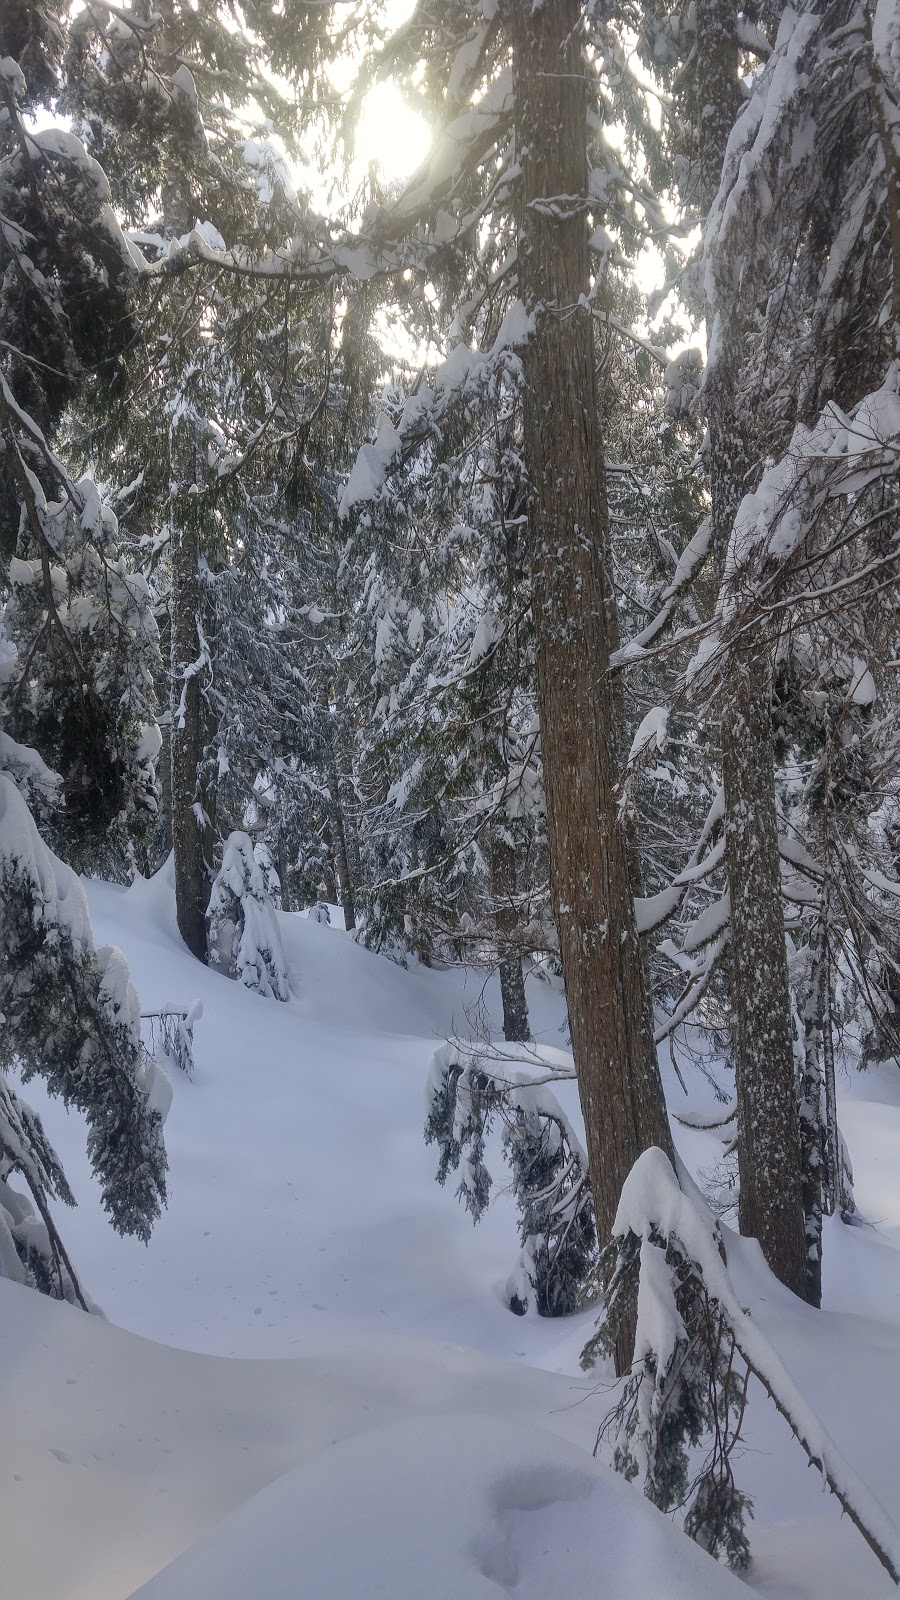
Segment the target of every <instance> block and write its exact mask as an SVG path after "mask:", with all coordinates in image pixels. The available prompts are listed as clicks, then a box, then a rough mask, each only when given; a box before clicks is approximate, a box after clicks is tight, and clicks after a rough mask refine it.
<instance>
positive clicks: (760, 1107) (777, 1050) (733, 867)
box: [695, 0, 807, 1298]
mask: <svg viewBox="0 0 900 1600" xmlns="http://www.w3.org/2000/svg"><path fill="white" fill-rule="evenodd" d="M697 28H698V36H699V37H701V38H702V39H703V40H704V48H703V49H702V50H701V51H699V52H698V56H697V68H696V83H695V91H696V105H697V108H698V121H699V126H700V184H701V201H702V205H703V210H704V212H708V210H709V208H710V205H711V204H712V201H713V199H714V197H715V193H716V190H717V188H718V185H719V181H720V178H721V174H722V166H723V161H724V156H725V145H726V143H727V139H728V135H729V132H730V130H731V126H732V124H733V121H734V118H735V116H736V115H737V111H738V108H739V106H740V103H741V91H740V80H739V63H738V46H737V36H736V29H737V12H736V8H735V7H734V6H733V4H732V3H730V0H700V3H699V5H698V9H697ZM713 267H714V270H716V271H718V272H720V273H721V272H723V271H725V270H726V264H724V263H716V262H714V263H713ZM723 298H724V297H723ZM742 314H743V311H742V307H741V306H738V305H735V306H734V307H733V308H732V315H731V316H730V317H726V318H725V324H724V326H723V325H721V324H720V326H719V328H718V356H717V360H716V365H715V369H714V371H713V372H712V374H711V378H710V381H709V382H708V384H707V389H706V402H707V417H708V423H709V444H708V460H709V463H710V494H711V499H712V523H713V550H714V555H715V559H716V562H717V565H718V569H719V572H720V573H721V570H722V565H723V562H724V555H725V551H726V549H727V547H728V541H729V538H730V535H731V529H732V526H733V523H734V516H735V513H736V511H737V508H738V506H739V504H740V501H741V498H742V496H743V494H744V492H745V489H747V488H749V487H752V485H750V484H749V483H748V482H747V477H748V468H749V467H750V466H751V463H750V461H749V459H748V442H747V439H746V437H745V434H744V422H745V420H746V419H742V418H741V416H740V411H739V407H738V405H737V383H738V376H739V373H740V367H741V339H740V324H741V317H742ZM721 743H722V779H723V783H724V787H725V849H726V866H727V871H728V884H729V889H730V893H731V974H732V981H731V1008H732V1018H733V1046H734V1057H735V1072H736V1078H737V1102H738V1172H739V1177H740V1202H739V1213H738V1216H739V1224H740V1230H741V1232H742V1233H745V1234H750V1235H752V1236H754V1237H755V1238H757V1239H759V1242H760V1244H761V1245H762V1249H763V1253H764V1255H765V1257H766V1260H767V1261H768V1263H769V1266H770V1267H771V1268H772V1271H773V1272H774V1273H775V1274H776V1276H777V1277H778V1278H780V1279H781V1281H782V1283H785V1284H787V1285H788V1287H789V1288H791V1289H793V1290H794V1292H795V1293H796V1294H799V1295H802V1296H803V1297H804V1298H805V1296H806V1294H807V1275H806V1263H805V1254H806V1249H805V1228H804V1216H803V1200H802V1193H801V1179H800V1172H801V1152H800V1135H799V1120H798V1105H797V1082H796V1067H795V1062H794V1047H793V1034H792V1028H791V995H790V987H789V984H788V972H787V956H786V952H785V942H784V916H783V910H782V902H781V881H780V866H779V857H778V826H777V814H776V806H775V769H774V758H773V750H772V717H771V685H770V674H769V662H768V652H767V651H765V649H762V650H761V649H760V645H759V643H758V642H753V641H751V642H750V643H749V644H739V645H738V646H737V647H736V649H735V651H734V655H733V662H732V666H731V670H730V674H729V680H728V683H727V685H726V692H725V709H724V713H723V718H722V730H721Z"/></svg>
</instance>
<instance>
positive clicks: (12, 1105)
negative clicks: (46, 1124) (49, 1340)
mask: <svg viewBox="0 0 900 1600" xmlns="http://www.w3.org/2000/svg"><path fill="white" fill-rule="evenodd" d="M17 1173H18V1174H20V1175H21V1177H22V1178H24V1181H25V1183H26V1185H27V1187H28V1189H29V1190H30V1191H31V1194H32V1197H33V1199H34V1201H35V1204H36V1206H37V1213H36V1212H35V1206H34V1205H32V1204H31V1202H30V1201H29V1199H28V1197H27V1195H25V1194H23V1193H22V1191H21V1190H20V1189H18V1188H16V1187H15V1186H14V1185H13V1184H11V1183H10V1181H9V1180H10V1178H11V1177H12V1176H13V1175H14V1174H17ZM49 1200H60V1201H62V1203H63V1204H64V1205H67V1206H72V1205H74V1204H75V1200H74V1197H73V1195H72V1191H71V1190H70V1188H69V1185H68V1183H67V1182H66V1176H65V1173H64V1172H63V1170H62V1167H61V1166H60V1163H59V1159H58V1157H57V1155H56V1152H55V1150H54V1149H53V1148H52V1146H51V1145H50V1143H49V1142H48V1140H47V1137H46V1135H45V1133H44V1130H43V1127H42V1126H41V1119H40V1117H38V1116H37V1115H36V1114H35V1112H34V1111H32V1109H31V1107H30V1106H29V1105H27V1104H26V1103H25V1101H24V1100H22V1099H20V1097H19V1096H18V1095H17V1094H15V1093H14V1091H13V1090H12V1089H11V1088H10V1086H9V1084H8V1083H7V1082H6V1080H5V1078H3V1077H2V1076H0V1278H11V1279H12V1281H13V1282H14V1283H25V1284H28V1285H29V1286H30V1287H31V1288H35V1289H40V1290H41V1291H42V1292H43V1293H44V1294H49V1295H52V1296H53V1298H54V1299H57V1300H68V1301H70V1302H72V1303H77V1304H80V1305H82V1306H83V1305H84V1304H85V1302H84V1299H83V1296H82V1292H81V1288H80V1285H79V1283H78V1280H77V1278H76V1277H75V1274H74V1272H73V1271H72V1267H71V1263H70V1262H69V1259H68V1256H67V1255H66V1252H65V1249H64V1247H63V1244H62V1241H61V1240H60V1237H59V1234H58V1233H57V1231H56V1227H55V1225H54V1223H53V1220H52V1217H51V1215H50V1211H49V1208H48V1201H49Z"/></svg>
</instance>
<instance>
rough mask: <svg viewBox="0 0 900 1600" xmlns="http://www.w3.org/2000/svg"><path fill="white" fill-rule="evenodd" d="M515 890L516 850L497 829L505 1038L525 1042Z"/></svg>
mask: <svg viewBox="0 0 900 1600" xmlns="http://www.w3.org/2000/svg"><path fill="white" fill-rule="evenodd" d="M515 893H516V852H515V850H514V849H513V847H512V845H511V844H509V843H508V841H507V840H506V839H504V838H503V836H502V835H501V834H499V833H497V832H496V831H494V832H493V833H492V834H491V898H492V899H493V902H494V923H495V926H496V929H497V951H498V954H499V962H498V966H499V971H500V998H501V1000H502V1001H503V1037H504V1039H505V1040H506V1041H507V1043H508V1044H522V1043H524V1041H525V1040H526V1039H530V1037H531V1034H530V1032H529V1028H528V1001H527V1000H526V998H525V979H524V976H523V974H522V957H521V955H520V954H519V952H518V950H517V949H516V948H515V947H514V945H513V943H512V935H514V934H515V931H516V927H517V924H518V920H519V918H518V913H517V911H516V906H515Z"/></svg>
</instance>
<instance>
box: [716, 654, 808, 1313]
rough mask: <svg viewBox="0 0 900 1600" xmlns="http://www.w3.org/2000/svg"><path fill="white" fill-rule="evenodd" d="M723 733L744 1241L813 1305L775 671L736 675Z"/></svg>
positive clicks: (744, 670)
mask: <svg viewBox="0 0 900 1600" xmlns="http://www.w3.org/2000/svg"><path fill="white" fill-rule="evenodd" d="M728 700H729V704H728V710H727V715H726V720H725V721H723V724H722V773H723V778H724V783H725V839H726V845H725V851H726V861H727V866H728V883H729V888H730V891H731V973H732V981H731V1007H732V1017H733V1035H734V1054H735V1067H736V1076H737V1111H738V1173H739V1177H740V1200H739V1206H738V1220H739V1225H740V1230H741V1233H744V1234H749V1235H751V1236H752V1237H754V1238H756V1239H758V1240H759V1242H760V1244H761V1245H762V1249H763V1254H764V1256H765V1258H766V1260H767V1261H768V1263H769V1266H770V1267H771V1268H772V1271H773V1272H774V1273H775V1275H776V1276H777V1277H778V1278H780V1279H781V1281H782V1283H785V1284H787V1286H788V1288H789V1289H793V1291H794V1293H795V1294H798V1295H800V1296H801V1297H802V1298H803V1299H805V1298H806V1297H807V1293H808V1283H807V1274H806V1240H805V1227H804V1217H803V1200H802V1192H801V1182H800V1170H801V1163H800V1131H799V1117H798V1106H797V1080H796V1067H795V1063H794V1041H793V1033H792V1028H791V998H790V988H789V985H788V971H787V952H786V950H785V941H784V911H783V908H782V901H781V883H780V868H779V860H778V832H777V818H776V812H775V784H774V774H773V770H772V718H771V710H770V698H769V679H768V669H767V665H766V663H765V662H762V661H759V660H753V659H750V660H748V659H746V658H745V659H744V660H742V661H740V662H739V663H738V664H737V665H736V667H735V669H734V670H733V671H732V673H731V677H730V682H729V696H728Z"/></svg>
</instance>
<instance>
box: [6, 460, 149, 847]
mask: <svg viewBox="0 0 900 1600" xmlns="http://www.w3.org/2000/svg"><path fill="white" fill-rule="evenodd" d="M66 487H67V489H68V494H64V495H63V496H62V497H61V499H59V500H58V501H57V500H51V499H49V498H47V497H45V496H44V494H43V492H42V491H41V489H40V485H39V484H38V483H37V480H35V485H34V486H33V493H32V504H31V511H32V522H33V524H34V529H35V530H36V529H39V530H40V534H41V543H40V545H38V543H37V538H36V535H33V536H32V537H31V538H30V539H29V541H28V542H27V544H26V545H25V546H24V547H25V549H26V550H27V556H28V559H26V560H21V559H19V558H14V559H13V560H12V561H11V562H10V574H9V575H10V583H11V592H10V598H9V602H8V604H7V607H6V628H7V631H8V634H9V637H10V639H11V641H13V642H14V644H15V645H16V647H17V652H18V654H17V657H16V658H15V659H14V660H13V661H11V662H10V663H8V664H4V666H5V671H4V673H3V679H2V680H0V703H2V702H5V705H4V709H5V710H6V712H7V715H8V730H9V733H10V734H12V735H14V736H15V738H17V739H19V740H22V741H23V742H24V743H25V744H26V745H27V746H31V747H33V748H34V749H35V750H37V751H39V752H40V754H41V756H42V757H44V758H45V759H46V760H48V761H49V762H50V763H51V764H52V766H53V767H54V769H55V770H56V771H57V772H58V773H59V774H61V781H60V787H61V790H62V793H63V796H64V799H65V806H64V807H63V808H62V809H61V810H58V811H57V812H56V813H55V814H53V815H51V816H50V817H49V819H48V820H49V824H50V827H51V830H52V832H51V837H52V839H53V842H54V844H55V845H57V847H58V848H65V849H66V852H67V853H69V851H74V852H75V858H76V861H77V864H79V865H80V864H82V863H84V862H91V863H97V864H99V865H101V866H103V867H104V868H107V869H109V870H112V871H116V872H118V871H120V870H121V857H122V855H123V853H124V849H125V845H126V843H127V841H128V840H129V838H131V837H132V836H133V837H136V838H140V837H141V836H142V835H146V834H148V832H149V831H150V830H152V828H153V827H154V826H155V824H156V819H157V814H158V801H159V793H158V787H157V781H156V761H157V757H158V754H159V749H160V732H159V728H158V726H157V722H156V701H155V694H154V674H155V673H156V672H157V670H158V667H159V635H158V630H157V625H156V619H155V617H154V615H153V610H152V606H151V597H150V592H149V589H148V586H147V583H146V580H145V579H144V577H143V576H142V575H141V574H140V573H136V572H130V571H128V569H127V568H126V566H125V562H124V560H123V558H122V556H121V554H120V551H119V548H118V523H117V520H116V517H115V514H114V512H113V511H112V509H111V507H110V506H109V505H108V504H107V502H106V501H105V500H103V499H101V497H100V494H99V491H98V489H97V486H96V484H95V483H94V482H93V480H92V479H91V478H87V477H85V478H82V479H81V480H79V482H77V483H67V486H66ZM4 680H5V681H4Z"/></svg>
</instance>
